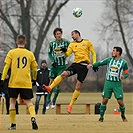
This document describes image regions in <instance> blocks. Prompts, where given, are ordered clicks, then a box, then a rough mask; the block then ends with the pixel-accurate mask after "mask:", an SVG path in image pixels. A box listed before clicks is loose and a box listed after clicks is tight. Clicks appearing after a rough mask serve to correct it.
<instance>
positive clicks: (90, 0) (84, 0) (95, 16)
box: [60, 0, 104, 44]
mask: <svg viewBox="0 0 133 133" xmlns="http://www.w3.org/2000/svg"><path fill="white" fill-rule="evenodd" d="M103 1H104V0H70V1H69V2H68V4H67V5H66V6H65V7H64V8H63V9H62V10H61V12H60V27H61V28H62V29H63V31H64V33H63V37H66V38H68V39H71V31H72V30H74V29H77V30H79V31H80V32H81V36H82V38H83V39H89V40H90V41H92V43H93V44H96V43H97V41H98V39H99V36H98V34H97V32H96V31H94V29H95V28H96V24H97V23H98V22H99V21H100V19H101V15H102V13H103V9H104V5H103ZM76 7H79V8H81V9H82V11H83V14H82V16H81V17H80V18H75V17H74V16H73V14H72V10H73V9H74V8H76Z"/></svg>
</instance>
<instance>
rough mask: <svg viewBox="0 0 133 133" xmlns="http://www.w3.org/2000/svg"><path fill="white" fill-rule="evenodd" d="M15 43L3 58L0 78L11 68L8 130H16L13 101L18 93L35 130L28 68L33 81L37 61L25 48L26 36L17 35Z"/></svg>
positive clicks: (14, 101) (3, 78)
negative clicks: (9, 123)
mask: <svg viewBox="0 0 133 133" xmlns="http://www.w3.org/2000/svg"><path fill="white" fill-rule="evenodd" d="M16 44H17V46H18V48H15V49H12V50H10V51H9V52H8V54H7V56H6V58H5V61H4V62H5V66H4V69H3V73H2V78H1V80H2V81H3V82H4V80H5V78H6V75H7V72H8V70H9V68H11V76H10V80H9V84H8V86H9V97H10V110H9V112H10V121H11V127H10V128H8V130H16V121H15V116H16V111H15V103H16V99H17V97H18V94H20V97H21V98H22V99H24V101H25V103H26V105H27V106H28V110H29V113H30V117H31V122H32V129H35V130H37V129H38V126H37V124H36V119H35V109H34V106H33V104H32V101H31V99H32V98H33V92H32V82H31V81H32V80H31V75H30V68H32V72H33V81H35V80H36V76H37V63H36V61H35V57H34V54H33V53H32V52H30V51H28V50H27V49H25V48H24V47H25V44H26V38H25V36H24V35H18V36H17V41H16Z"/></svg>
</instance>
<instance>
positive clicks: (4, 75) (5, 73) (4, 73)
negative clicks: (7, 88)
mask: <svg viewBox="0 0 133 133" xmlns="http://www.w3.org/2000/svg"><path fill="white" fill-rule="evenodd" d="M9 68H10V65H9V64H5V66H4V69H3V72H2V78H1V80H5V78H6V75H7V72H8V70H9Z"/></svg>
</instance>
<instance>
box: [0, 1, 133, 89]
mask: <svg viewBox="0 0 133 133" xmlns="http://www.w3.org/2000/svg"><path fill="white" fill-rule="evenodd" d="M68 2H70V0H61V1H60V0H38V1H37V0H0V70H1V71H2V69H3V66H4V62H3V61H4V58H5V56H6V54H7V52H8V51H9V50H10V49H12V48H15V47H16V44H15V41H16V37H17V35H18V34H25V35H26V38H27V45H26V48H27V49H28V50H31V51H32V52H33V53H34V54H35V57H36V60H37V62H38V63H40V61H41V59H42V56H43V57H47V62H48V66H50V60H49V59H48V56H47V51H48V44H49V42H50V38H51V36H49V35H51V33H52V30H53V28H55V25H56V24H55V21H56V19H57V17H59V16H58V15H59V13H60V11H61V9H62V8H65V5H67V3H68ZM104 5H105V6H104V12H103V15H102V16H101V20H99V21H98V23H97V24H96V27H95V30H96V32H98V33H99V41H98V44H99V45H98V46H97V47H95V50H96V52H97V60H98V61H100V60H101V59H104V58H106V57H108V56H110V55H111V53H110V52H109V51H111V50H112V44H117V45H119V46H121V47H122V48H123V51H124V53H123V57H124V59H126V60H127V61H128V65H129V73H130V76H129V78H128V79H126V80H125V81H124V84H123V87H124V91H132V90H133V87H132V86H133V44H132V41H133V34H132V27H133V25H132V24H133V19H132V18H133V8H132V5H133V1H132V0H126V1H125V0H111V1H108V0H105V1H104ZM58 26H59V25H58ZM56 27H57V26H56ZM62 28H63V27H62ZM102 43H106V45H107V50H106V52H105V51H104V50H105V49H103V47H102V45H101V44H102ZM103 57H104V58H103ZM72 59H73V58H72V57H70V58H68V61H69V63H68V65H70V64H71V63H72ZM39 65H40V64H39ZM105 73H106V67H101V68H100V69H99V71H98V72H97V73H94V72H93V71H92V70H89V73H88V76H87V78H86V80H85V83H84V85H83V87H82V90H83V91H94V92H96V91H101V90H102V88H103V84H104V80H105ZM75 83H76V76H72V77H69V78H66V79H65V80H64V81H63V82H62V84H61V87H62V91H72V90H74V86H75Z"/></svg>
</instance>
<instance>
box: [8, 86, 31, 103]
mask: <svg viewBox="0 0 133 133" xmlns="http://www.w3.org/2000/svg"><path fill="white" fill-rule="evenodd" d="M8 91H9V97H10V98H16V99H17V97H18V94H20V97H21V98H22V99H25V100H28V99H32V98H33V91H32V89H23V88H9V89H8Z"/></svg>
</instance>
